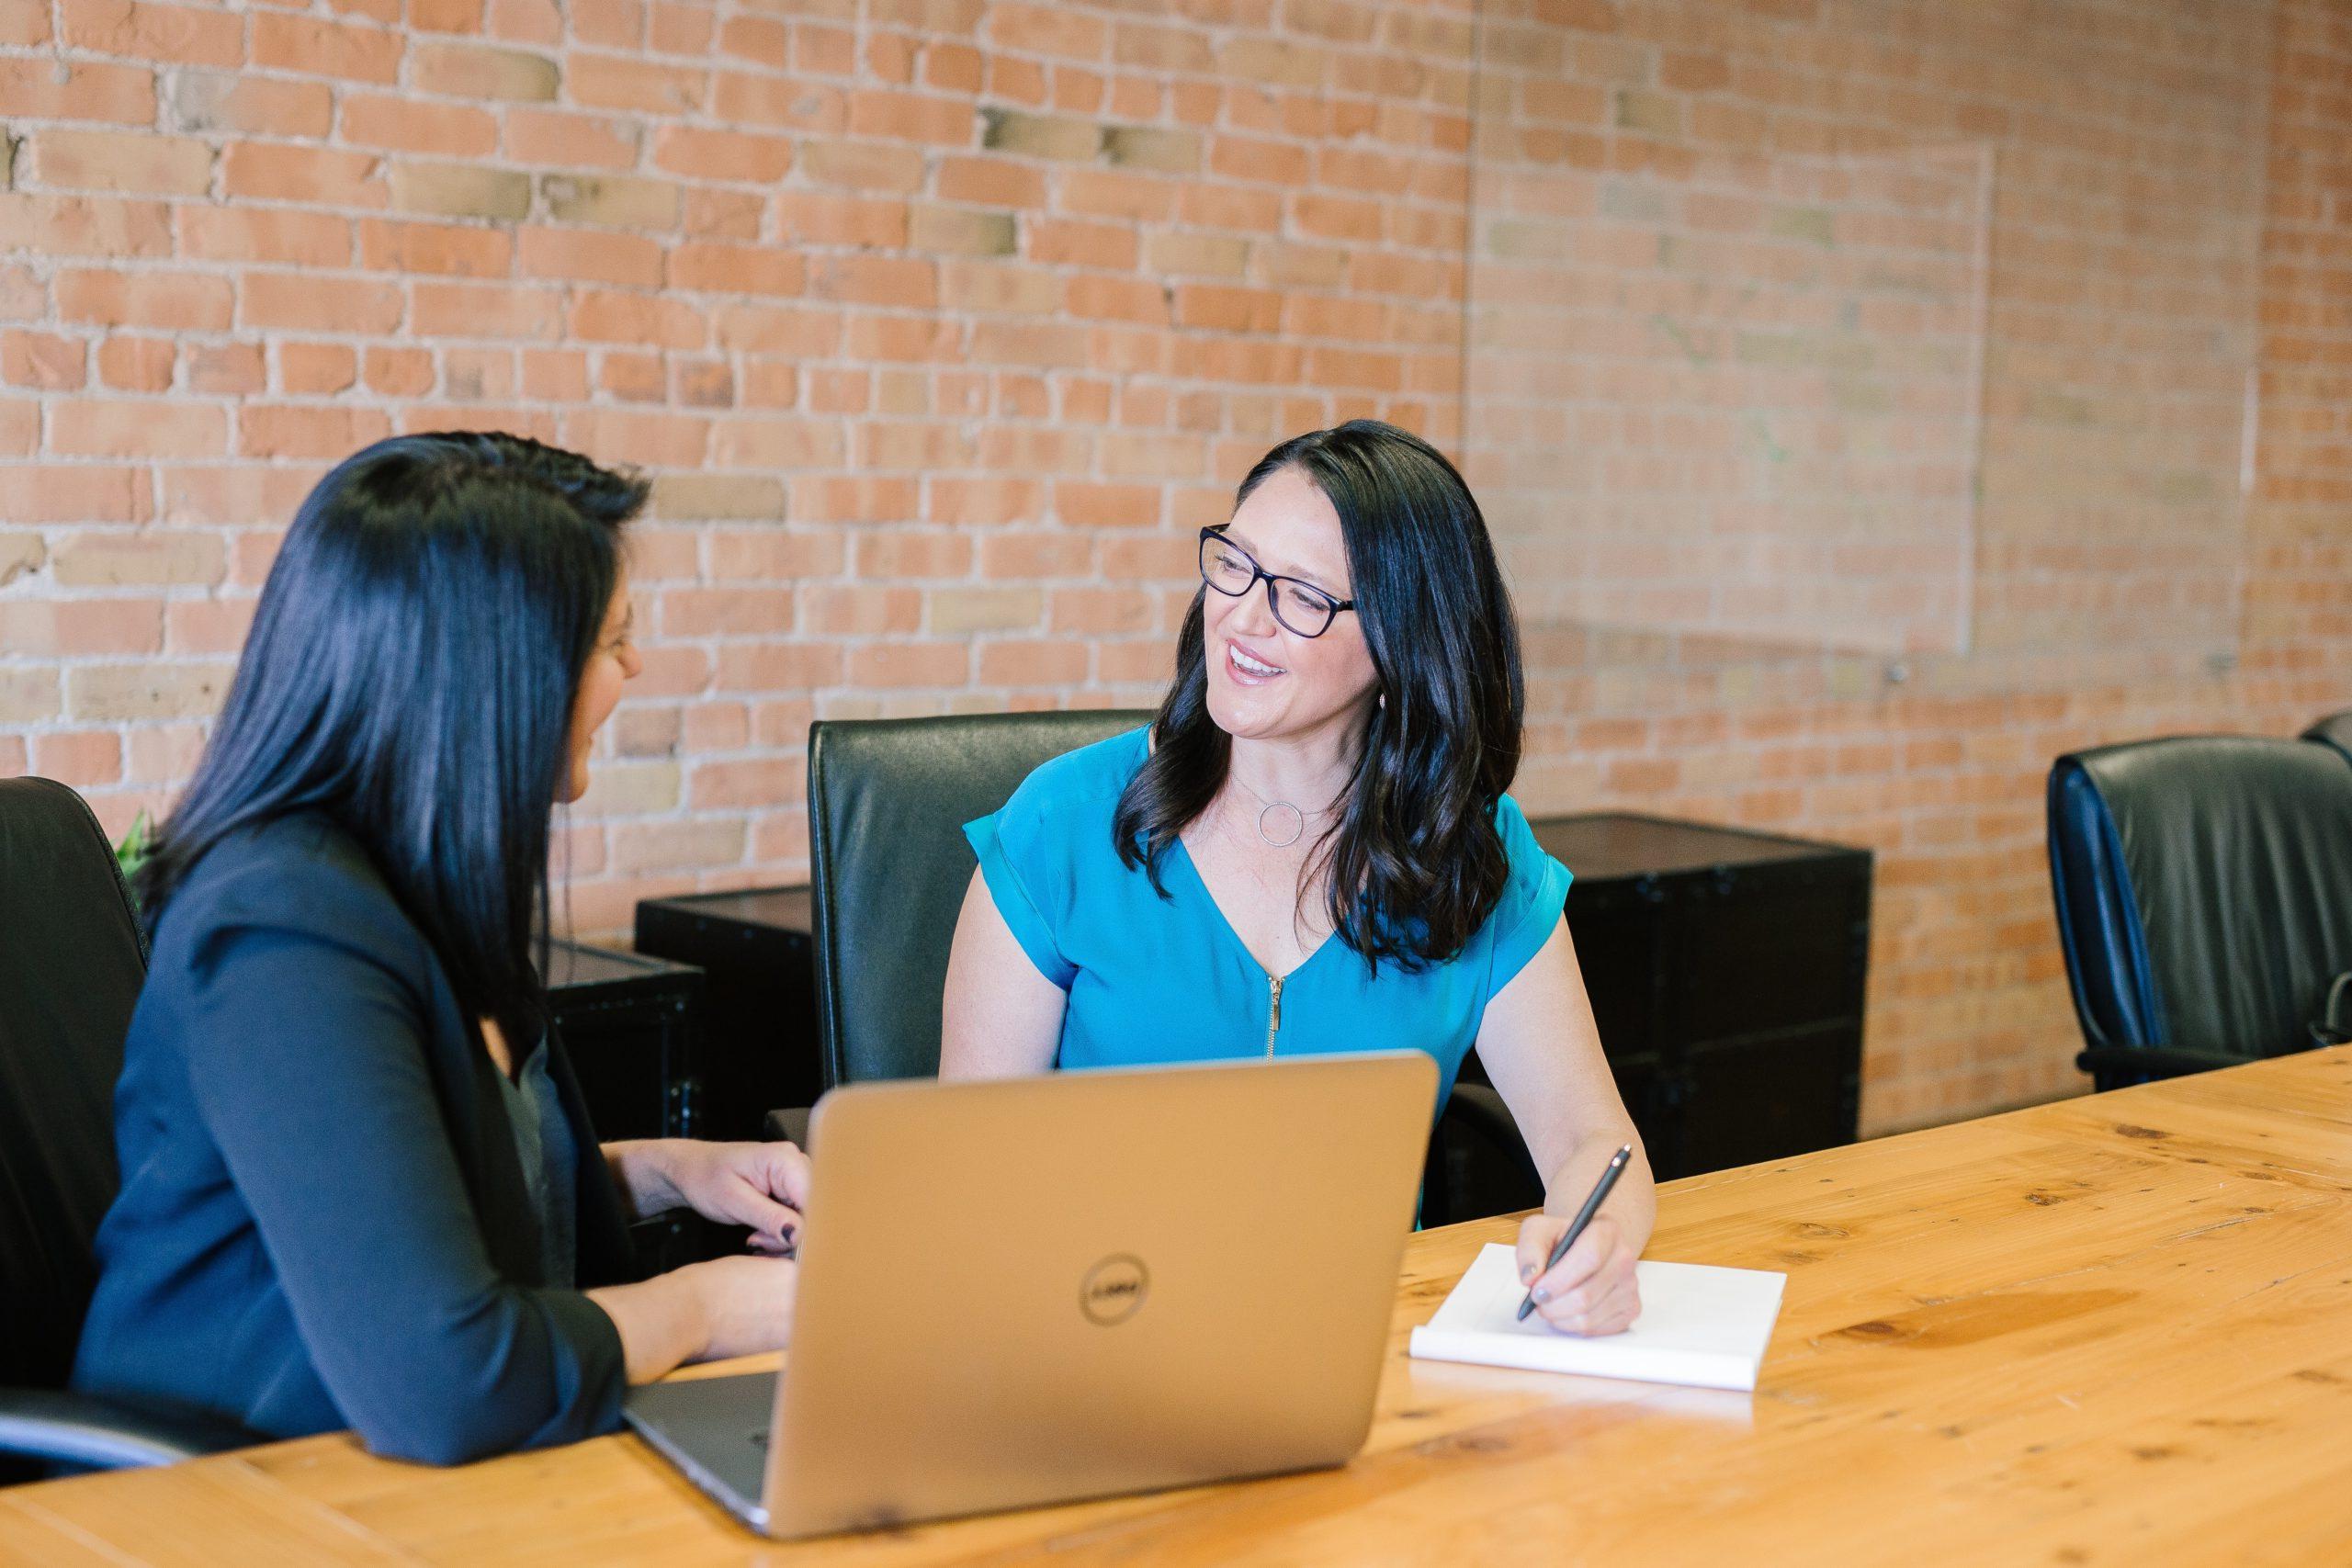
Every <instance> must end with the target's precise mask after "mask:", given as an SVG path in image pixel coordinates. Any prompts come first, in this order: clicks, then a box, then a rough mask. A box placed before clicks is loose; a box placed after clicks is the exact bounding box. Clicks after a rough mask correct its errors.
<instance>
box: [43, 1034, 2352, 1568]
mask: <svg viewBox="0 0 2352 1568" xmlns="http://www.w3.org/2000/svg"><path fill="white" fill-rule="evenodd" d="M2347 1198H2352V1047H2346V1048H2344V1049H2338V1050H2335V1051H2328V1052H2321V1053H2313V1054H2311V1055H2301V1056H2294V1057H2289V1058H2286V1059H2282V1060H2277V1061H2270V1062H2265V1063H2261V1064H2258V1065H2256V1066H2245V1067H2239V1068H2234V1069H2233V1070H2230V1071H2227V1072H2220V1073H2211V1074H2207V1075H2205V1076H2203V1077H2193V1078H2185V1079H2180V1080H2177V1081H2175V1082H2172V1083H2167V1084H2156V1085H2150V1086H2147V1087H2145V1088H2142V1089H2125V1090H2121V1091H2120V1092H2117V1093H2113V1094H2108V1095H2103V1096H2098V1097H2096V1098H2088V1099H2081V1100H2067V1101H2063V1102H2060V1103H2057V1104H2052V1105H2045V1106H2041V1107H2037V1108H2035V1109H2033V1110H2030V1111H2018V1112H2014V1113H2012V1114H2009V1115H2005V1116H1995V1117H1990V1118H1988V1119H1986V1120H1984V1121H1981V1122H1965V1123H1962V1124H1959V1125H1955V1126H1950V1127H1939V1128H1936V1129H1933V1130H1930V1131H1927V1132H1921V1133H1914V1134H1907V1135H1905V1136H1902V1137H1894V1138H1886V1139H1883V1140H1880V1141H1878V1142H1874V1143H1868V1144H1860V1145H1854V1146H1851V1147H1848V1148H1840V1149H1831V1150H1826V1151H1824V1152H1822V1153H1819V1154H1815V1155H1809V1156H1804V1157H1802V1158H1797V1159H1792V1160H1786V1161H1782V1162H1780V1163H1778V1164H1772V1165H1760V1166H1749V1167H1747V1168H1741V1169H1736V1170H1727V1171H1722V1172H1718V1173H1716V1174H1714V1175H1712V1176H1702V1177H1695V1178H1692V1179H1689V1180H1684V1181H1678V1182H1675V1183H1672V1184H1671V1185H1669V1186H1668V1187H1667V1188H1666V1189H1664V1190H1663V1194H1662V1198H1661V1201H1660V1204H1659V1224H1658V1229H1657V1239H1656V1241H1655V1242H1654V1243H1653V1244H1652V1246H1651V1248H1650V1252H1651V1255H1652V1256H1654V1257H1658V1258H1683V1259H1690V1260H1693V1261H1702V1262H1710V1263H1726V1264H1738V1265H1745V1266H1747V1267H1751V1268H1758V1269H1784V1270H1786V1271H1787V1273H1788V1275H1789V1284H1788V1292H1787V1296H1786V1299H1785V1302H1784V1304H1783V1307H1782V1310H1781V1319H1780V1324H1779V1327H1778V1329H1777V1330H1776V1332H1775V1333H1774V1335H1773V1337H1772V1345H1771V1349H1770V1353H1769V1354H1768V1355H1767V1356H1766V1358H1765V1361H1764V1370H1763V1376H1762V1379H1761V1381H1760V1382H1759V1384H1758V1392H1757V1393H1756V1394H1755V1396H1754V1397H1753V1398H1752V1399H1751V1398H1749V1397H1748V1396H1747V1395H1744V1394H1721V1393H1704V1392H1699V1391H1689V1390H1676V1389H1665V1388H1656V1387H1646V1386H1642V1385H1636V1384H1630V1383H1613V1382H1598V1381H1593V1380H1586V1379H1572V1378H1561V1377H1551V1376H1544V1375H1540V1374H1532V1373H1519V1372H1506V1371H1492V1370H1488V1369H1484V1368H1472V1367H1455V1366H1445V1365H1439V1364H1433V1363H1422V1362H1413V1361H1408V1360H1407V1359H1405V1355H1404V1346H1405V1336H1406V1331H1407V1329H1408V1328H1409V1327H1410V1326H1411V1325H1414V1324H1416V1323H1419V1322H1421V1321H1422V1320H1424V1319H1425V1318H1427V1317H1428V1315H1429V1314H1430V1313H1431V1312H1432V1311H1434V1310H1435V1308H1436V1306H1437V1303H1439V1302H1440V1301H1441V1300H1442V1298H1443V1297H1444V1295H1445V1292H1447V1290H1448V1289H1450V1288H1451V1286H1452V1284H1453V1280H1454V1278H1455V1276H1456V1275H1457V1274H1458V1273H1459V1271H1460V1270H1461V1269H1463V1268H1464V1267H1465V1266H1466V1264H1467V1262H1468V1260H1469V1258H1471V1256H1472V1255H1473V1253H1474V1252H1475V1251H1476V1248H1477V1247H1478V1246H1479V1244H1480V1243H1482V1242H1485V1241H1488V1240H1494V1239H1500V1238H1505V1237H1507V1236H1508V1235H1510V1232H1511V1228H1512V1227H1511V1225H1510V1224H1509V1223H1508V1222H1504V1221H1486V1222H1481V1223H1478V1224H1468V1225H1458V1226H1453V1227H1451V1228H1449V1229H1446V1230H1440V1231H1431V1232H1428V1233H1426V1234H1424V1235H1419V1236H1416V1237H1414V1238H1413V1241H1412V1243H1411V1245H1410V1247H1409V1248H1408V1251H1407V1253H1406V1261H1405V1269H1404V1276H1403V1279H1402V1280H1401V1281H1400V1282H1399V1284H1398V1288H1397V1316H1396V1325H1395V1330H1394V1338H1393V1341H1392V1344H1391V1347H1390V1361H1389V1365H1388V1367H1387V1370H1386V1372H1385V1378H1384V1381H1383V1383H1382V1387H1381V1394H1380V1411H1379V1416H1378V1419H1377V1422H1376V1423H1375V1425H1374V1429H1373V1434H1372V1439H1371V1442H1370V1444H1369V1445H1368V1446H1367V1448H1366V1449H1365V1450H1364V1452H1363V1454H1362V1455H1360V1456H1359V1457H1358V1458H1357V1459H1356V1460H1355V1461H1354V1462H1353V1463H1351V1464H1350V1465H1348V1466H1347V1467H1346V1468H1344V1469H1341V1470H1337V1471H1328V1472H1320V1473H1317V1474H1311V1475H1302V1476H1292V1477H1285V1478H1282V1479H1278V1480H1272V1481H1263V1482H1256V1483H1242V1484H1238V1485H1230V1486H1216V1487H1205V1488H1200V1489H1195V1490H1192V1491H1187V1492H1180V1493H1170V1494H1163V1495H1157V1496H1151V1497H1144V1498H1128V1499H1122V1500H1118V1501H1114V1502H1108V1503H1095V1504H1084V1505H1080V1506H1069V1507H1062V1508H1052V1509H1044V1510H1039V1511H1036V1512H1032V1513H1026V1514H1015V1515H1007V1516H1001V1517H991V1518H984V1519H978V1520H967V1521H964V1522H961V1523H956V1524H949V1525H941V1526H932V1527H926V1528H920V1529H909V1530H904V1531H901V1532H898V1533H895V1534H890V1535H884V1536H874V1537H864V1538H853V1539H848V1540H836V1541H824V1542H816V1543H809V1544H803V1545H797V1546H787V1545H780V1544H774V1543H769V1542H765V1541H763V1540H759V1539H757V1538H756V1537H753V1536H751V1535H749V1534H746V1533H744V1532H742V1531H741V1530H740V1529H737V1528H736V1526H735V1525H734V1524H733V1523H732V1522H731V1521H729V1519H728V1518H727V1517H725V1516H724V1515H722V1514H721V1513H720V1512H718V1510H717V1509H716V1508H714V1507H712V1506H709V1505H708V1504H707V1503H706V1502H705V1501H704V1500H703V1499H702V1498H701V1496H700V1495H697V1494H696V1493H695V1491H694V1490H693V1489H692V1488H691V1487H689V1486H688V1485H687V1484H686V1483H684V1481H682V1480H681V1479H679V1477H678V1476H677V1475H676V1474H675V1473H674V1472H672V1471H671V1470H670V1469H669V1468H668V1467H667V1466H665V1465H664V1464H662V1462H661V1461H659V1460H657V1459H655V1458H654V1457H653V1456H652V1454H651V1453H650V1451H649V1450H646V1449H645V1448H644V1447H642V1446H641V1445H640V1444H639V1443H638V1442H637V1441H636V1440H635V1439H634V1438H600V1439H597V1440H595V1441H594V1442H589V1443H583V1444H581V1445H579V1446H578V1447H575V1448H571V1449H568V1450H557V1451H554V1452H548V1453H536V1454H524V1455H517V1456H515V1457H512V1458H508V1459H503V1460H497V1461H491V1462H488V1463H484V1464H479V1465H473V1466H469V1467H468V1468H465V1469H461V1470H453V1471H433V1470H424V1469H417V1468H413V1467H410V1466H406V1465H401V1464H394V1463H390V1462H387V1461H380V1460H375V1459H371V1458H369V1457H368V1455H367V1454H365V1453H363V1452H361V1451H360V1450H358V1448H357V1447H356V1445H355V1444H354V1443H353V1442H352V1441H351V1440H350V1439H349V1438H345V1437H340V1436H338V1437H328V1438H308V1439H304V1440H301V1441H298V1442H290V1443H284V1444H279V1445H277V1446H274V1447H270V1448H264V1449H257V1450H251V1451H248V1452H245V1453H243V1454H237V1455H230V1456H223V1457H220V1458H217V1459H209V1460H204V1461H198V1462H195V1463H190V1464H185V1465H180V1466H176V1467H174V1468H172V1469H169V1470H162V1471H147V1472H135V1473H127V1474H118V1475H110V1476H93V1477H85V1478H81V1479H77V1480H72V1481H63V1482H54V1483H47V1484H44V1485H38V1486H27V1487H18V1488H16V1489H13V1490H9V1491H0V1562H6V1563H14V1562H39V1563H43V1564H61V1565H79V1564H92V1565H95V1564H112V1565H116V1568H120V1565H121V1564H126V1563H153V1564H177V1563H199V1562H200V1563H230V1564H234V1565H236V1568H266V1565H270V1564H277V1563H303V1564H309V1563H497V1564H502V1565H513V1564H548V1565H550V1568H553V1565H563V1568H577V1565H581V1564H588V1563H661V1564H702V1563H740V1562H762V1563H775V1564H788V1563H796V1562H803V1561H815V1560H821V1561H824V1562H842V1563H851V1564H933V1563H1012V1562H1033V1561H1041V1560H1048V1561H1051V1562H1055V1563H1057V1564H1062V1563H1066V1564H1080V1563H1106V1562H1117V1563H1216V1564H1236V1563H1269V1564H1271V1563H1297V1564H1306V1563H1317V1564H1319V1563H1396V1564H1408V1563H1409V1564H1425V1563H1455V1562H1459V1563H1477V1564H1487V1563H1511V1562H1524V1563H1544V1564H1552V1563H1577V1562H1592V1563H1606V1564H1610V1565H1611V1568H1628V1565H1634V1564H1642V1565H1647V1564H1655V1563H1667V1562H1692V1563H1699V1562H1705V1563H1723V1562H1737V1563H1758V1564H1777V1563H1784V1562H1786V1563H1806V1564H1818V1563H1849V1562H1903V1563H1906V1564H1907V1563H1913V1562H1936V1563H1944V1562H1970V1563H1975V1562H1987V1563H2001V1564H2010V1563H2065V1564H2073V1563H2110V1562H2112V1563H2129V1564H2131V1565H2132V1568H2147V1565H2150V1564H2158V1563H2192V1562H2193V1563H2200V1564H2202V1563H2213V1562H2277V1563H2339V1564H2340V1563H2352V1203H2347Z"/></svg>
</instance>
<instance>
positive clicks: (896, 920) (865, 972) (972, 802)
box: [809, 709, 1151, 1089]
mask: <svg viewBox="0 0 2352 1568" xmlns="http://www.w3.org/2000/svg"><path fill="white" fill-rule="evenodd" d="M1150 718H1151V716H1150V715H1149V714H1147V713H1138V712H1134V711H1128V710H1117V709H1090V710H1083V711H1077V712H1068V713H1024V714H978V715H966V716H955V717H946V718H908V719H866V720H855V719H843V720H831V721H826V722H822V723H819V724H816V725H812V726H810V727H809V881H810V884H811V893H812V902H813V909H812V914H813V915H814V919H813V920H812V922H811V923H812V925H813V926H814V928H815V929H814V931H813V932H812V935H813V938H814V945H815V948H816V961H817V1015H818V1024H819V1032H820V1037H821V1039H822V1042H823V1046H824V1050H823V1069H824V1083H825V1087H826V1088H828V1089H831V1088H832V1087H833V1086H834V1085H836V1084H843V1083H858V1082H862V1081H865V1080H866V1079H869V1078H905V1077H929V1076H931V1075H933V1074H935V1073H937V1072H938V1071H939V1028H940V998H941V992H942V991H943V990H944V988H945V986H946V983H947V951H948V948H949V946H950V944H951V943H952V942H953V941H954V939H955V935H956V912H957V910H958V909H959V908H961V907H962V904H963V900H964V890H965V888H966V886H967V885H968V884H969V883H970V882H971V879H972V872H973V870H974V868H975V865H976V862H975V861H974V859H973V857H972V851H971V846H970V845H969V844H967V842H966V841H965V839H964V824H965V823H967V822H969V821H971V820H972V819H973V818H978V817H985V816H987V815H988V814H989V813H990V812H992V811H994V810H996V809H997V808H998V807H1001V806H1002V805H1003V804H1004V803H1005V801H1006V800H1008V799H1009V798H1011V797H1012V792H1013V791H1014V790H1015V789H1017V788H1018V787H1020V784H1021V781H1022V780H1023V779H1024V778H1027V777H1028V776H1029V773H1030V772H1031V771H1032V770H1033V769H1035V768H1036V767H1037V766H1038V765H1039V764H1040V763H1043V762H1046V761H1051V760H1052V759H1054V758H1056V757H1058V756H1060V755H1061V754H1062V753H1063V752H1065V751H1073V750H1077V749H1078V748H1079V747H1081V746H1087V745H1091V744H1092V743H1093V742H1095V741H1097V740H1103V739H1109V738H1110V737H1112V736H1114V735H1118V734H1121V733H1124V732H1125V731H1127V730H1130V729H1135V728H1138V727H1140V726H1142V725H1144V724H1147V723H1148V722H1149V721H1150Z"/></svg>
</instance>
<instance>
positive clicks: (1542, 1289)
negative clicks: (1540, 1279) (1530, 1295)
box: [1535, 1285, 1552, 1306]
mask: <svg viewBox="0 0 2352 1568" xmlns="http://www.w3.org/2000/svg"><path fill="white" fill-rule="evenodd" d="M1551 1299H1552V1292H1551V1290H1550V1289H1549V1288H1548V1287H1546V1286H1544V1285H1538V1286H1536V1287H1535V1304H1536V1305H1537V1306H1542V1305H1543V1304H1544V1303H1545V1302H1548V1301H1550V1300H1551Z"/></svg>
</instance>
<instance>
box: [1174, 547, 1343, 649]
mask: <svg viewBox="0 0 2352 1568" xmlns="http://www.w3.org/2000/svg"><path fill="white" fill-rule="evenodd" d="M1211 539H1215V540H1216V542H1217V543H1218V544H1220V545H1223V546H1224V547H1226V548H1227V549H1228V550H1231V551H1232V552H1233V553H1234V554H1235V555H1237V556H1239V557H1240V558H1242V559H1243V560H1246V561H1248V562H1249V563H1250V581H1248V582H1245V583H1243V584H1242V585H1241V586H1240V587H1238V588H1226V587H1223V586H1221V585H1219V584H1218V583H1217V582H1216V581H1214V580H1212V579H1211V578H1210V576H1209V569H1208V566H1207V564H1206V563H1205V562H1204V563H1203V564H1202V566H1201V569H1200V570H1201V581H1202V582H1204V583H1205V584H1206V585H1207V586H1208V587H1209V588H1211V589H1213V590H1214V591H1216V592H1219V593H1222V594H1224V595H1225V596H1226V597H1227V598H1228V599H1243V598H1247V597H1248V596H1249V593H1250V590H1251V589H1252V588H1255V587H1257V586H1258V584H1259V583H1261V582H1263V583H1264V584H1265V585H1266V608H1267V610H1268V611H1269V612H1270V613H1271V614H1272V615H1273V617H1274V619H1275V621H1276V622H1278V623H1279V624H1280V625H1281V626H1282V628H1283V630H1284V631H1286V632H1289V633H1290V634H1291V635H1292V636H1293V637H1307V638H1310V639H1311V638H1314V637H1321V636H1322V635H1323V633H1324V632H1328V631H1329V630H1330V629H1331V626H1332V625H1333V623H1335V622H1337V621H1338V620H1339V618H1340V611H1342V610H1353V609H1354V608H1355V607H1356V602H1355V601H1354V600H1352V599H1341V598H1338V597H1335V596H1334V595H1333V594H1332V593H1331V592H1330V591H1329V590H1328V589H1323V588H1318V587H1317V586H1316V585H1315V584H1314V583H1312V582H1309V581H1306V579H1305V578H1303V577H1286V576H1283V574H1282V573H1280V572H1272V571H1268V570H1266V569H1265V568H1264V567H1262V566H1260V565H1259V564H1258V558H1257V557H1256V556H1253V555H1251V554H1250V552H1249V551H1248V550H1245V549H1243V548H1242V547H1240V546H1239V545H1237V544H1235V543H1234V542H1233V541H1232V539H1230V538H1229V537H1227V535H1226V532H1225V530H1224V529H1223V528H1204V529H1202V530H1201V536H1200V539H1199V542H1198V543H1197V544H1195V545H1194V546H1193V548H1194V549H1195V550H1198V549H1199V547H1200V546H1201V545H1205V544H1207V543H1208V542H1209V541H1210V540H1211ZM1277 582H1290V583H1295V584H1297V585H1298V586H1299V587H1301V588H1304V589H1305V590H1306V592H1309V593H1312V594H1313V595H1315V597H1317V599H1320V600H1322V601H1323V602H1324V603H1326V604H1329V605H1330V606H1331V613H1330V615H1329V616H1327V617H1326V618H1325V619H1324V622H1323V626H1322V628H1321V630H1318V631H1311V632H1303V631H1300V630H1299V629H1298V628H1297V627H1296V626H1292V625H1291V624H1290V623H1289V622H1288V621H1285V620H1283V611H1282V604H1281V603H1280V602H1279V601H1277V600H1276V599H1275V597H1274V584H1275V583H1277Z"/></svg>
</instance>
